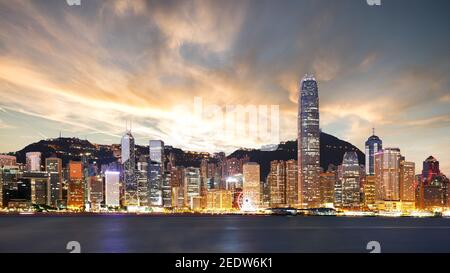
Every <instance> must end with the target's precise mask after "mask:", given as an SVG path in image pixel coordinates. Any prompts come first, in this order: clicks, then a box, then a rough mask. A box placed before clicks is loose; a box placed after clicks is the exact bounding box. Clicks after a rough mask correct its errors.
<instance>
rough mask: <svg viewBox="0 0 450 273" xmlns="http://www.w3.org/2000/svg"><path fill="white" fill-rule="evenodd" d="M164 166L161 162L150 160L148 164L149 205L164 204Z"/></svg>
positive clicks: (157, 205)
mask: <svg viewBox="0 0 450 273" xmlns="http://www.w3.org/2000/svg"><path fill="white" fill-rule="evenodd" d="M163 175H164V174H163V173H162V166H161V164H159V163H156V162H153V161H151V162H150V165H149V166H148V187H149V189H148V192H149V198H150V199H149V201H148V203H149V205H150V206H155V207H160V206H162V205H163V204H162V183H163V181H162V180H163Z"/></svg>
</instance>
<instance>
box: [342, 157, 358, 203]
mask: <svg viewBox="0 0 450 273" xmlns="http://www.w3.org/2000/svg"><path fill="white" fill-rule="evenodd" d="M360 172H361V170H360V166H359V163H358V155H357V154H356V152H346V153H345V154H344V158H343V160H342V173H341V175H342V176H341V177H339V179H340V180H341V185H342V205H341V206H342V207H351V208H356V207H359V206H360V201H361V195H360V190H361V173H360Z"/></svg>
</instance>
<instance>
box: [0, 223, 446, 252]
mask: <svg viewBox="0 0 450 273" xmlns="http://www.w3.org/2000/svg"><path fill="white" fill-rule="evenodd" d="M449 230H450V219H445V218H420V219H419V218H374V217H367V218H364V217H354V218H350V217H277V216H274V217H267V216H263V217H260V216H123V215H122V216H98V217H97V216H95V217H92V216H90V217H88V216H86V217H84V216H77V217H70V216H68V217H51V216H45V217H44V216H38V217H36V216H34V217H18V216H2V217H0V252H67V250H66V249H65V246H66V244H67V242H69V241H78V242H80V244H81V248H82V252H163V253H164V252H213V253H220V252H367V251H366V244H367V242H369V241H374V240H375V241H379V242H380V243H381V245H382V249H383V251H384V252H450V232H449Z"/></svg>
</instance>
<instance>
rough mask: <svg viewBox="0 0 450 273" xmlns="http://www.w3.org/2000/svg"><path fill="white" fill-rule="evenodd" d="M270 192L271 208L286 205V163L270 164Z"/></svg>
mask: <svg viewBox="0 0 450 273" xmlns="http://www.w3.org/2000/svg"><path fill="white" fill-rule="evenodd" d="M268 183H269V192H270V207H272V208H275V207H284V206H285V205H286V162H285V161H281V160H280V161H278V160H274V161H272V162H270V172H269V177H268Z"/></svg>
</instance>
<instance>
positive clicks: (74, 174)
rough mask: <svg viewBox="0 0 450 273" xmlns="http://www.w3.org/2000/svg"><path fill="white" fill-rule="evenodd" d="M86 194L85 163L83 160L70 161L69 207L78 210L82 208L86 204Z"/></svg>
mask: <svg viewBox="0 0 450 273" xmlns="http://www.w3.org/2000/svg"><path fill="white" fill-rule="evenodd" d="M84 194H85V191H84V178H83V163H82V162H81V161H70V162H69V186H68V190H67V207H68V208H70V209H76V210H79V209H82V208H83V207H84V205H85V204H84Z"/></svg>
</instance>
